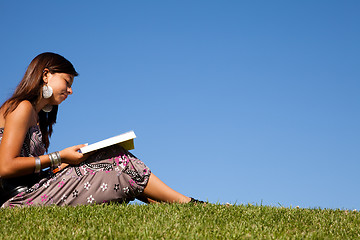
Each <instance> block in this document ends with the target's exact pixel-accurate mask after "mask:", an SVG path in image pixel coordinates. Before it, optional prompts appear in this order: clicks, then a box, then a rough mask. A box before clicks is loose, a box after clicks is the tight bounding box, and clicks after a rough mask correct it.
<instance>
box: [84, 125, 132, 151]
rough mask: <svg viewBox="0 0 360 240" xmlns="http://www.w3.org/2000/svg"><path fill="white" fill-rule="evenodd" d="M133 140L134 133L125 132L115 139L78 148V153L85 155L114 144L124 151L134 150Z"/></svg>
mask: <svg viewBox="0 0 360 240" xmlns="http://www.w3.org/2000/svg"><path fill="white" fill-rule="evenodd" d="M134 138H136V135H135V133H134V131H130V132H126V133H123V134H120V135H117V136H115V137H111V138H108V139H105V140H102V141H100V142H96V143H93V144H90V145H87V146H85V147H82V148H80V152H81V153H83V154H85V153H88V152H92V151H96V150H98V149H101V148H105V147H109V146H112V145H115V144H119V145H120V146H122V147H123V148H124V149H126V150H131V149H134Z"/></svg>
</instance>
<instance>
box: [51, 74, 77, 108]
mask: <svg viewBox="0 0 360 240" xmlns="http://www.w3.org/2000/svg"><path fill="white" fill-rule="evenodd" d="M73 81H74V76H73V75H71V74H68V73H53V74H52V73H49V72H48V73H47V74H46V75H45V76H44V82H45V83H47V84H48V86H50V87H51V88H52V89H53V95H52V96H51V98H50V104H52V105H59V104H60V103H62V102H63V101H64V100H65V99H66V98H67V96H68V95H70V94H72V93H73V91H72V88H71V86H72V84H73Z"/></svg>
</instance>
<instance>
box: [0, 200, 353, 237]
mask: <svg viewBox="0 0 360 240" xmlns="http://www.w3.org/2000/svg"><path fill="white" fill-rule="evenodd" d="M0 238H1V239H64V238H65V239H324V238H325V239H360V213H359V212H357V211H346V210H331V209H301V208H283V207H269V206H253V205H237V206H226V205H212V204H207V205H180V204H152V205H125V204H120V205H119V204H111V205H98V206H79V207H62V208H61V207H43V208H40V207H32V208H17V209H0Z"/></svg>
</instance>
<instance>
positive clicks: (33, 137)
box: [0, 125, 46, 191]
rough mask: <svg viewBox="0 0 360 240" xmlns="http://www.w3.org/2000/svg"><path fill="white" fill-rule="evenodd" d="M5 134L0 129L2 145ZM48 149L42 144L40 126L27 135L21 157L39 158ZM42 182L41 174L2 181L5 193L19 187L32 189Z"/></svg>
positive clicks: (31, 129) (30, 129) (29, 131)
mask: <svg viewBox="0 0 360 240" xmlns="http://www.w3.org/2000/svg"><path fill="white" fill-rule="evenodd" d="M3 134H4V128H0V144H1V140H2V137H3ZM45 151H46V149H45V145H44V144H43V142H42V135H41V131H40V128H39V126H38V125H36V126H32V127H30V128H29V130H28V131H27V133H26V136H25V139H24V143H23V145H22V148H21V151H20V157H37V156H41V155H44V153H45ZM39 180H40V176H39V174H30V175H26V176H21V177H15V178H7V179H1V181H2V185H3V186H2V187H3V188H4V189H3V191H11V190H12V189H14V188H17V187H18V186H26V187H31V186H32V185H34V184H35V183H37V182H38V181H39Z"/></svg>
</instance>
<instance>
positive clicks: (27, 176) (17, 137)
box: [0, 52, 199, 207]
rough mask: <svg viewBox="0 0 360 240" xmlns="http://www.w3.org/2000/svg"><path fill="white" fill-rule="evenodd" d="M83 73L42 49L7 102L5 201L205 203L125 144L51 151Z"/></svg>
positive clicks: (0, 187) (0, 128)
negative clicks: (59, 119) (91, 150)
mask: <svg viewBox="0 0 360 240" xmlns="http://www.w3.org/2000/svg"><path fill="white" fill-rule="evenodd" d="M77 75H78V73H77V72H76V71H75V69H74V67H73V65H72V64H71V63H70V62H69V61H68V60H66V59H65V58H64V57H62V56H60V55H58V54H55V53H49V52H47V53H42V54H40V55H38V56H37V57H35V58H34V59H33V61H32V62H31V63H30V65H29V67H28V69H27V71H26V72H25V75H24V77H23V79H22V80H21V82H20V84H19V85H18V86H17V88H16V90H15V92H14V94H13V95H12V97H11V98H10V99H8V100H7V101H6V102H5V103H4V104H3V105H2V106H1V108H0V206H1V205H2V207H13V206H32V205H40V206H41V205H44V206H45V205H52V204H55V205H60V206H64V205H72V206H75V205H80V204H101V203H107V202H111V201H116V202H129V201H131V200H134V199H135V198H137V199H139V200H142V201H144V202H147V203H149V202H169V203H173V202H177V203H188V202H199V201H198V200H195V199H193V198H190V197H187V196H184V195H182V194H180V193H178V192H176V191H174V190H173V189H171V188H170V187H168V186H167V185H166V184H164V183H163V182H162V181H161V180H160V179H159V178H157V177H156V176H155V175H154V174H153V173H151V171H150V170H149V168H148V167H147V166H146V165H145V164H144V163H143V162H141V161H140V160H139V159H137V158H136V157H135V156H134V155H132V154H131V153H130V152H128V151H126V150H124V149H123V148H121V147H120V146H113V147H108V148H106V149H104V150H100V151H98V152H96V153H95V154H92V155H90V156H86V155H83V154H81V153H80V152H79V149H80V148H81V147H83V146H85V145H77V146H73V147H69V148H66V149H64V150H61V151H59V152H54V153H50V154H45V152H47V150H48V147H49V138H50V136H51V134H52V132H53V129H52V125H53V124H54V123H55V121H56V116H57V111H58V105H60V104H61V103H62V102H63V101H65V100H66V99H67V97H68V96H69V95H71V94H72V93H73V92H72V88H71V86H72V84H73V81H74V77H75V76H77ZM42 169H47V170H45V171H43V170H42Z"/></svg>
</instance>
